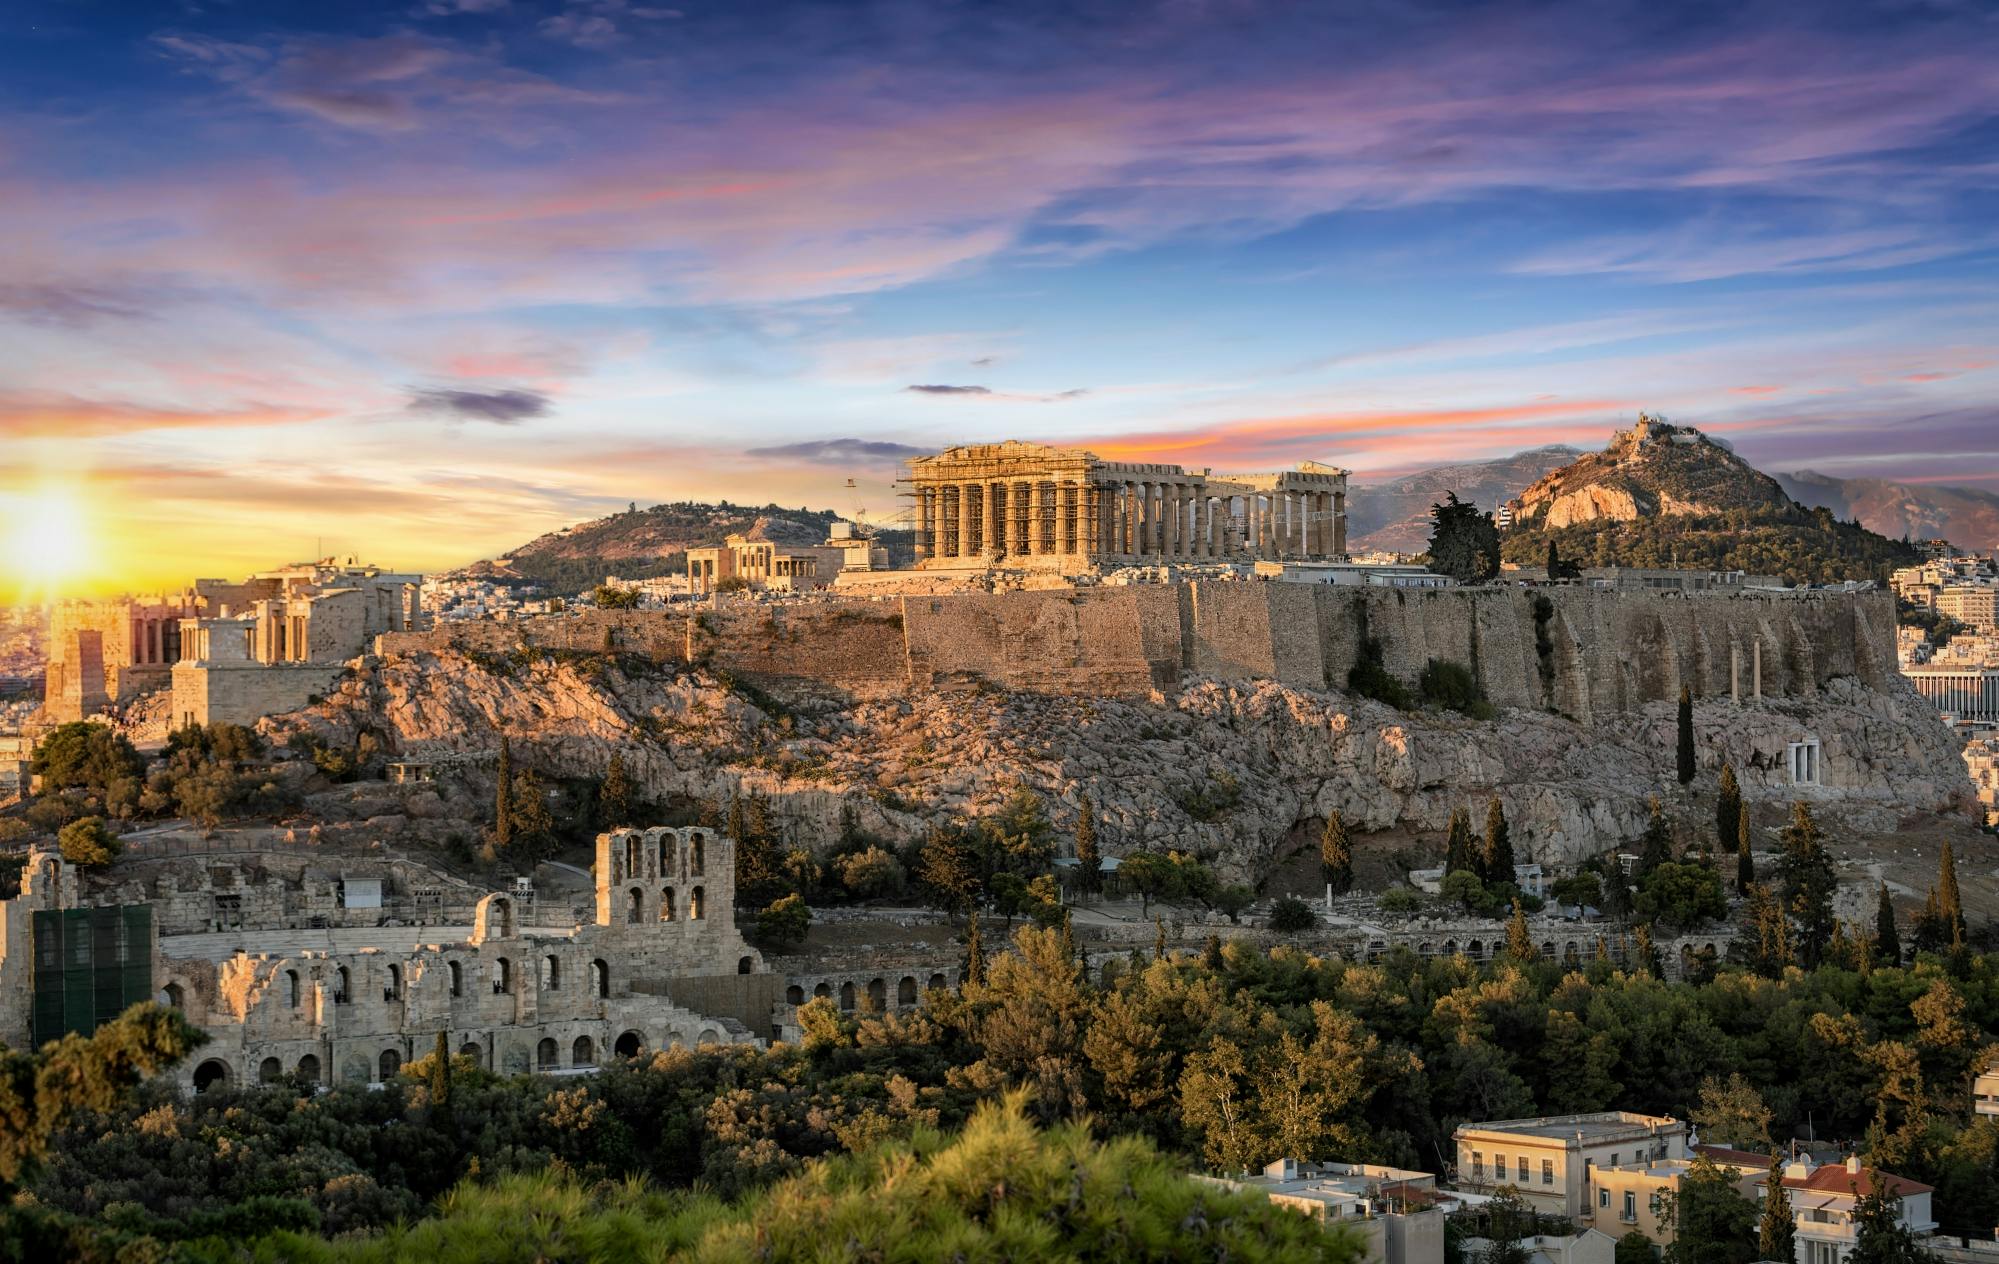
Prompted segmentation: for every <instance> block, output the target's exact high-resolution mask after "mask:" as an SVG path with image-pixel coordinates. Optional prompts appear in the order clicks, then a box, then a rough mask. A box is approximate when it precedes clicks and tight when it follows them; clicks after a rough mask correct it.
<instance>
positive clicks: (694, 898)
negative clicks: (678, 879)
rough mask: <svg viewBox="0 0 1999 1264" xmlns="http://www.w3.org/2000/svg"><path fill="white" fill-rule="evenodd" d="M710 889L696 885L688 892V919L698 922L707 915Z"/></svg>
mask: <svg viewBox="0 0 1999 1264" xmlns="http://www.w3.org/2000/svg"><path fill="white" fill-rule="evenodd" d="M707 903H708V891H707V888H705V887H695V888H694V889H693V890H692V891H689V892H688V893H687V920H688V921H690V922H698V921H700V920H701V919H702V918H703V917H705V916H707V913H708V909H707V907H706V906H707Z"/></svg>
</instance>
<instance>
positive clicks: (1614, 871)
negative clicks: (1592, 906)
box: [1603, 848, 1631, 917]
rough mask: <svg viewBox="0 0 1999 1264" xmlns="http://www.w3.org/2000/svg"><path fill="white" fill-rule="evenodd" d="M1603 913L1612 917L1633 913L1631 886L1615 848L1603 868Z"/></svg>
mask: <svg viewBox="0 0 1999 1264" xmlns="http://www.w3.org/2000/svg"><path fill="white" fill-rule="evenodd" d="M1603 911H1604V912H1606V913H1608V914H1610V915H1611V916H1612V917H1623V916H1625V915H1626V914H1628V913H1630V912H1631V884H1630V883H1629V882H1628V881H1627V880H1626V879H1625V876H1624V862H1623V861H1621V860H1619V859H1618V856H1617V851H1616V849H1615V848H1613V849H1612V850H1611V853H1610V855H1609V857H1608V858H1607V859H1606V860H1605V862H1604V867H1603Z"/></svg>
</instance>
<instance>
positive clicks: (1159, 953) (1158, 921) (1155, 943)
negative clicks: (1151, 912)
mask: <svg viewBox="0 0 1999 1264" xmlns="http://www.w3.org/2000/svg"><path fill="white" fill-rule="evenodd" d="M1152 924H1153V926H1154V927H1155V928H1156V929H1157V930H1158V932H1159V933H1158V934H1157V935H1156V936H1154V937H1153V940H1152V959H1153V960H1154V961H1164V960H1166V919H1165V918H1163V917H1155V918H1153V919H1152Z"/></svg>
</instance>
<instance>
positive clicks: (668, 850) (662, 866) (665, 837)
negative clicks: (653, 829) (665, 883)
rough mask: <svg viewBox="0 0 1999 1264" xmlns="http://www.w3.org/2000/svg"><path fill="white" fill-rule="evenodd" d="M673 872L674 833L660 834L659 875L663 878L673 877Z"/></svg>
mask: <svg viewBox="0 0 1999 1264" xmlns="http://www.w3.org/2000/svg"><path fill="white" fill-rule="evenodd" d="M672 874H673V835H671V834H661V835H660V836H659V876H660V877H662V878H666V877H671V876H672Z"/></svg>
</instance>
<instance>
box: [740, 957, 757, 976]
mask: <svg viewBox="0 0 1999 1264" xmlns="http://www.w3.org/2000/svg"><path fill="white" fill-rule="evenodd" d="M755 968H756V962H754V961H752V960H751V959H750V958H748V957H738V958H736V973H737V974H748V973H749V972H750V971H751V970H753V969H755Z"/></svg>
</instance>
